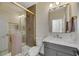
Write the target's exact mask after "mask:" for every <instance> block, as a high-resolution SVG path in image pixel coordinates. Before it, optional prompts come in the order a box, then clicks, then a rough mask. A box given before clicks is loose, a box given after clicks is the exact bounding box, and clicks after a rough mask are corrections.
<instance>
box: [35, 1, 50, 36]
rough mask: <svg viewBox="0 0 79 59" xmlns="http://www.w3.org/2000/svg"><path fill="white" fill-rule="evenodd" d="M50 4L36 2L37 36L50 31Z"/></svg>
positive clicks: (44, 34)
mask: <svg viewBox="0 0 79 59" xmlns="http://www.w3.org/2000/svg"><path fill="white" fill-rule="evenodd" d="M49 4H50V3H46V2H40V3H37V4H36V38H41V37H44V36H46V35H48V33H49V28H48V9H49Z"/></svg>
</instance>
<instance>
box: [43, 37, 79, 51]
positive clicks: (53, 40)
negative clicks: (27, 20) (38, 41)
mask: <svg viewBox="0 0 79 59" xmlns="http://www.w3.org/2000/svg"><path fill="white" fill-rule="evenodd" d="M43 42H50V43H54V44H59V45H65V46H70V47H74V48H77V49H79V44H77V43H76V42H75V41H74V42H68V41H65V40H63V39H60V38H54V37H52V36H48V37H46V38H45V39H44V40H43Z"/></svg>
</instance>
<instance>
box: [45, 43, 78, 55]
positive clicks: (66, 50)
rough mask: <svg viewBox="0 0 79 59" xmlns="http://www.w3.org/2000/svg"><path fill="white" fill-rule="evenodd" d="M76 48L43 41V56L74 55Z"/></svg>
mask: <svg viewBox="0 0 79 59" xmlns="http://www.w3.org/2000/svg"><path fill="white" fill-rule="evenodd" d="M76 51H77V49H76V48H73V47H68V46H64V45H59V44H54V43H49V42H44V52H45V54H44V55H45V56H76Z"/></svg>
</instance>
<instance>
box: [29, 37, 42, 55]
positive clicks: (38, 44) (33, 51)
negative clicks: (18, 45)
mask: <svg viewBox="0 0 79 59" xmlns="http://www.w3.org/2000/svg"><path fill="white" fill-rule="evenodd" d="M42 45H43V38H38V39H36V46H34V47H32V48H30V50H29V52H28V56H39V52H40V50H41V47H42Z"/></svg>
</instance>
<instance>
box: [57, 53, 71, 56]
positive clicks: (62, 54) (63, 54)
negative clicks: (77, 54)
mask: <svg viewBox="0 0 79 59" xmlns="http://www.w3.org/2000/svg"><path fill="white" fill-rule="evenodd" d="M57 56H72V55H70V54H67V53H63V52H57Z"/></svg>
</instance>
